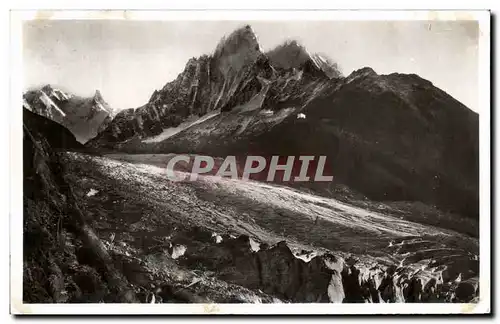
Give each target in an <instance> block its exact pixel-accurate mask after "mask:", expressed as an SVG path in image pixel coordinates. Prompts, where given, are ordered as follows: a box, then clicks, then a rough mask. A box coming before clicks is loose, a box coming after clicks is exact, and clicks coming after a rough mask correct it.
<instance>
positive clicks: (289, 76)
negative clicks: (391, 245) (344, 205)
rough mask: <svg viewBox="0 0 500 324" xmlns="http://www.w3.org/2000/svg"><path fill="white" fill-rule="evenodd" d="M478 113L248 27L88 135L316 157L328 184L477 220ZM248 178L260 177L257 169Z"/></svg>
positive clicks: (108, 140) (417, 83) (137, 148)
mask: <svg viewBox="0 0 500 324" xmlns="http://www.w3.org/2000/svg"><path fill="white" fill-rule="evenodd" d="M478 128H479V122H478V115H477V114H476V113H474V112H473V111H471V110H470V109H468V108H467V107H465V106H464V105H463V104H461V103H460V102H458V101H457V100H455V99H454V98H452V97H451V96H449V95H448V94H447V93H445V92H444V91H442V90H440V89H438V88H437V87H435V86H434V85H433V84H432V83H431V82H429V81H427V80H424V79H422V78H420V77H419V76H417V75H414V74H397V73H394V74H390V75H379V74H377V73H376V72H375V71H373V70H372V69H371V68H362V69H359V70H357V71H354V72H353V73H351V74H350V75H349V76H347V77H343V76H342V74H341V73H340V69H339V68H338V67H337V65H336V64H335V63H332V60H331V59H328V58H327V57H326V56H323V55H321V54H309V53H308V52H307V51H306V50H305V48H304V47H303V46H301V45H299V44H298V43H297V42H294V41H289V42H285V43H284V44H283V45H280V46H278V47H277V48H276V49H273V50H271V51H269V52H267V53H263V52H262V50H261V48H260V46H259V44H258V42H257V39H256V37H255V34H254V33H253V31H252V29H251V27H250V26H245V27H243V28H240V29H238V30H236V31H234V32H233V33H232V34H230V35H229V36H228V37H225V38H223V39H222V40H221V42H220V43H219V44H218V46H217V47H216V50H215V51H214V53H213V54H212V55H205V56H201V57H200V58H197V59H195V58H193V59H191V60H189V62H188V63H187V65H186V68H185V70H184V71H183V72H182V73H181V74H179V76H178V77H177V79H176V80H174V81H172V82H169V83H167V84H166V85H165V86H164V87H163V89H161V90H159V91H155V92H154V93H153V95H152V97H151V99H150V101H149V102H148V103H147V104H145V105H144V106H142V107H140V108H138V109H135V110H134V109H130V110H127V111H123V112H120V113H119V114H118V115H117V116H116V117H115V119H114V120H113V121H112V122H111V123H110V124H109V125H108V127H106V129H104V130H103V131H102V132H101V133H100V134H99V135H98V136H97V137H96V138H94V139H93V140H91V141H90V142H89V143H88V144H87V145H88V146H91V147H94V148H99V149H101V150H120V151H125V152H132V153H139V152H140V153H170V152H177V153H186V152H189V153H200V154H208V155H212V156H226V155H237V156H239V157H242V158H243V157H244V156H246V155H251V154H259V155H263V156H269V157H270V156H272V155H280V156H289V155H294V156H297V155H315V156H318V155H326V156H327V158H328V159H327V166H326V169H327V170H328V171H329V172H330V173H331V174H332V175H333V176H334V181H333V182H332V183H326V184H325V183H304V184H303V186H307V187H309V188H310V189H312V190H314V191H317V192H321V193H322V194H325V195H335V190H336V188H337V186H344V185H345V186H347V187H349V188H350V189H352V190H354V191H356V192H358V193H361V194H363V195H365V196H367V197H368V198H370V199H374V200H386V201H421V202H424V203H426V204H429V205H435V206H437V207H438V208H440V209H444V210H449V211H453V212H457V213H460V214H462V215H465V216H467V217H471V218H477V217H478V214H479V208H478V201H479V194H478V193H479V189H478V188H479V178H478V162H479V146H478V136H479V133H478ZM257 180H258V179H257Z"/></svg>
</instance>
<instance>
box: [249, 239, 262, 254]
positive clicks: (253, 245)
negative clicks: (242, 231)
mask: <svg viewBox="0 0 500 324" xmlns="http://www.w3.org/2000/svg"><path fill="white" fill-rule="evenodd" d="M250 249H251V250H252V251H254V252H258V251H260V243H257V242H255V241H254V240H252V239H251V238H250Z"/></svg>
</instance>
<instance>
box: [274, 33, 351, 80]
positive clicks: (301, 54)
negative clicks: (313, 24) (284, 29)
mask: <svg viewBox="0 0 500 324" xmlns="http://www.w3.org/2000/svg"><path fill="white" fill-rule="evenodd" d="M266 55H267V56H268V57H269V61H270V62H271V64H272V65H273V66H274V67H279V68H283V69H301V68H303V67H304V65H307V64H309V65H311V66H314V68H316V69H318V70H319V71H321V72H323V73H325V74H326V75H327V76H328V77H329V78H339V77H342V73H341V72H340V70H339V66H338V65H337V64H336V63H335V62H333V61H332V59H330V58H328V57H327V56H326V55H325V54H318V53H314V54H309V52H308V51H307V50H306V48H305V47H304V46H302V45H300V44H299V43H298V42H297V41H295V40H289V41H286V42H285V43H283V44H282V45H280V46H278V47H276V48H275V49H273V50H271V51H269V52H267V53H266Z"/></svg>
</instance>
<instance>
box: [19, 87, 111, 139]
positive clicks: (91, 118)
mask: <svg viewBox="0 0 500 324" xmlns="http://www.w3.org/2000/svg"><path fill="white" fill-rule="evenodd" d="M23 107H24V108H25V109H28V110H30V111H32V112H34V113H36V114H39V115H41V116H44V117H47V118H49V119H51V120H53V121H55V122H57V123H59V124H61V125H63V126H64V127H66V128H67V129H69V130H70V131H71V132H72V133H73V134H74V135H75V137H76V139H77V140H78V141H79V142H80V143H85V142H87V141H88V140H89V139H91V138H93V137H95V136H96V135H97V133H98V132H99V130H100V129H102V128H105V127H106V125H107V124H108V123H109V122H111V120H112V118H113V116H114V111H113V109H111V107H110V106H109V104H108V103H107V102H106V101H104V99H103V97H102V95H101V93H100V92H99V90H96V92H95V94H94V96H93V97H91V98H82V97H78V96H74V95H71V94H69V93H66V92H63V91H61V90H60V89H57V88H54V87H52V86H50V85H46V86H44V87H42V88H41V89H32V90H29V91H27V92H26V93H24V95H23Z"/></svg>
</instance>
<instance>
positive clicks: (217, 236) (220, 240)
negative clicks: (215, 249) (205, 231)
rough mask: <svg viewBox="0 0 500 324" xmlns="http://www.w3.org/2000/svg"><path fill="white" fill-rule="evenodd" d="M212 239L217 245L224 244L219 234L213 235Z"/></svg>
mask: <svg viewBox="0 0 500 324" xmlns="http://www.w3.org/2000/svg"><path fill="white" fill-rule="evenodd" d="M212 237H213V238H214V240H215V243H217V244H219V243H222V236H220V235H219V234H217V233H212Z"/></svg>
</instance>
